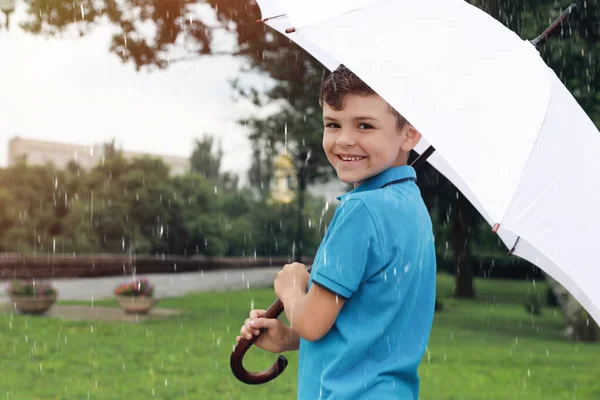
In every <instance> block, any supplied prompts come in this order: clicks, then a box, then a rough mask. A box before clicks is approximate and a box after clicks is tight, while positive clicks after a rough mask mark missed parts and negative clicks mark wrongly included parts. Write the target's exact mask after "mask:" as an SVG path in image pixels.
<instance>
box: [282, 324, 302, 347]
mask: <svg viewBox="0 0 600 400" xmlns="http://www.w3.org/2000/svg"><path fill="white" fill-rule="evenodd" d="M286 326H287V325H286ZM287 328H288V329H289V332H288V334H287V335H286V341H285V345H284V347H283V349H282V350H281V352H282V353H283V352H284V351H296V350H298V349H299V348H300V335H298V333H297V332H296V331H295V330H293V329H292V327H291V326H287Z"/></svg>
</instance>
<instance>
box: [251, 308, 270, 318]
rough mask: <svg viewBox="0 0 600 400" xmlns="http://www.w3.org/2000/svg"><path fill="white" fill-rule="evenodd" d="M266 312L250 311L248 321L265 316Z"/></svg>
mask: <svg viewBox="0 0 600 400" xmlns="http://www.w3.org/2000/svg"><path fill="white" fill-rule="evenodd" d="M266 312H267V311H266V310H252V311H250V319H256V318H260V317H262V316H263V315H265V313H266Z"/></svg>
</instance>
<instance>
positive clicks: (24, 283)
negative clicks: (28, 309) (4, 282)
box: [7, 279, 57, 296]
mask: <svg viewBox="0 0 600 400" xmlns="http://www.w3.org/2000/svg"><path fill="white" fill-rule="evenodd" d="M7 292H8V294H10V295H15V296H56V294H57V291H56V289H55V288H54V287H53V286H52V284H50V283H47V282H39V281H35V280H32V279H23V280H13V281H11V282H10V283H9V285H8V288H7Z"/></svg>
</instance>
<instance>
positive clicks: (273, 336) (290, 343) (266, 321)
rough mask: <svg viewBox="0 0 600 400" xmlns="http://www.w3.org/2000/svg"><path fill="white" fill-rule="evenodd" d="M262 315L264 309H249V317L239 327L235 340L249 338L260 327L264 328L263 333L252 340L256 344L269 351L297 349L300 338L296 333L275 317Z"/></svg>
mask: <svg viewBox="0 0 600 400" xmlns="http://www.w3.org/2000/svg"><path fill="white" fill-rule="evenodd" d="M263 315H265V310H252V311H250V318H248V319H247V320H246V322H245V323H244V325H243V326H242V329H240V336H238V337H237V338H236V339H235V341H236V342H239V341H240V340H241V339H242V337H244V338H246V339H248V340H250V339H252V335H258V334H259V333H260V329H261V328H264V329H265V331H264V332H263V334H262V335H260V336H259V338H258V339H256V342H254V344H255V345H256V346H258V347H259V348H261V349H264V350H267V351H270V352H271V353H282V352H284V351H288V350H297V349H298V344H299V340H300V339H299V337H298V335H296V334H295V333H294V332H293V331H292V329H291V328H290V327H289V326H286V325H284V324H283V323H282V322H281V321H280V320H278V319H277V318H272V319H271V318H262V316H263Z"/></svg>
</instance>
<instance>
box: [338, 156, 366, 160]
mask: <svg viewBox="0 0 600 400" xmlns="http://www.w3.org/2000/svg"><path fill="white" fill-rule="evenodd" d="M340 158H341V159H342V160H344V161H358V160H362V159H363V158H364V157H340Z"/></svg>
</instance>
